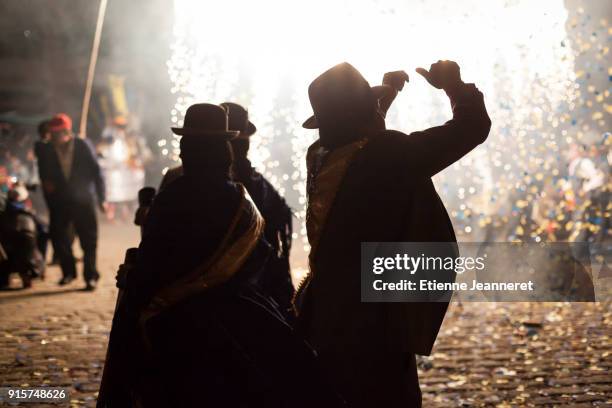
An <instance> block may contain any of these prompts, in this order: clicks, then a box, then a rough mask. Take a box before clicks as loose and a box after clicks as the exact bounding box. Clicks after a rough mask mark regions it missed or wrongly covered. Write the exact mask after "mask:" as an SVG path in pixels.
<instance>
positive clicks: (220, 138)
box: [172, 103, 239, 176]
mask: <svg viewBox="0 0 612 408" xmlns="http://www.w3.org/2000/svg"><path fill="white" fill-rule="evenodd" d="M172 131H173V132H174V133H176V134H177V135H181V136H183V137H182V138H181V143H180V145H181V154H180V156H181V160H182V161H183V171H184V174H185V175H186V176H195V175H202V173H215V174H219V173H223V174H226V175H228V176H229V173H230V169H231V166H232V161H233V154H232V149H231V147H230V144H229V141H230V140H231V139H232V138H235V137H236V136H238V133H239V132H237V131H233V130H230V129H229V127H228V117H227V111H226V110H225V109H224V108H223V107H222V106H219V105H213V104H208V103H200V104H195V105H191V106H190V107H189V108H188V109H187V112H186V113H185V120H184V125H183V127H182V128H172Z"/></svg>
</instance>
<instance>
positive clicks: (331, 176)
mask: <svg viewBox="0 0 612 408" xmlns="http://www.w3.org/2000/svg"><path fill="white" fill-rule="evenodd" d="M368 140H369V139H368V138H362V139H359V140H357V141H356V142H353V143H350V144H347V145H345V146H342V147H339V148H337V149H334V150H332V151H331V152H329V153H327V156H326V157H324V160H323V163H322V164H321V167H320V169H319V170H318V171H317V170H316V169H314V167H315V166H316V161H317V160H318V159H320V157H317V155H319V156H320V155H321V154H324V153H323V152H321V151H319V152H317V150H319V149H320V147H319V144H318V142H315V143H314V144H313V145H312V146H311V147H310V148H309V149H308V150H309V151H308V154H307V156H306V167H307V169H308V175H309V177H312V179H311V180H309V184H310V186H309V188H308V207H307V209H306V232H307V234H308V242H309V244H310V254H309V255H308V264H309V268H308V269H309V272H308V274H307V275H306V276H305V277H304V279H302V281H301V282H300V284H299V285H298V288H297V290H296V291H295V295H294V297H293V305H294V309H295V312H296V313H297V312H298V304H299V303H301V298H302V296H303V293H304V292H305V290H306V288H307V287H308V284H309V282H310V279H311V278H312V275H313V274H314V273H315V271H314V265H313V260H314V256H315V254H316V252H317V249H318V246H319V241H320V239H321V235H322V233H323V229H324V228H325V224H326V222H327V217H328V215H329V211H330V210H331V207H332V205H333V203H334V201H335V199H336V194H337V193H338V190H339V189H340V186H341V185H342V180H344V176H345V175H346V171H347V170H348V167H349V165H350V164H351V163H352V161H353V158H354V157H355V155H356V154H357V152H358V151H360V150H361V149H362V148H363V147H364V146H365V145H366V144H367V143H368Z"/></svg>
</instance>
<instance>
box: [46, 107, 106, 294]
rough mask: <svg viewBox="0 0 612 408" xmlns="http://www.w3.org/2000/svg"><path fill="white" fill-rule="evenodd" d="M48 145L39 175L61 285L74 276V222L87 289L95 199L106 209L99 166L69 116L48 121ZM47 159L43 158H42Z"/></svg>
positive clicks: (92, 266) (94, 274) (93, 278)
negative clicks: (72, 231) (72, 234)
mask: <svg viewBox="0 0 612 408" xmlns="http://www.w3.org/2000/svg"><path fill="white" fill-rule="evenodd" d="M49 132H50V133H51V143H50V144H48V145H47V146H46V149H47V151H46V152H45V153H44V154H43V156H46V159H45V161H44V163H42V164H43V165H42V166H41V167H40V179H41V182H42V186H43V189H44V192H45V196H46V198H47V205H48V207H49V214H50V233H51V239H52V240H53V247H54V248H55V251H57V254H58V257H59V260H60V266H61V268H62V275H63V276H62V279H61V280H60V281H59V284H60V285H66V284H68V283H70V282H72V281H73V280H74V279H75V278H76V265H75V258H74V254H73V252H72V241H71V237H70V228H71V227H70V226H71V225H74V229H75V232H76V234H77V236H78V237H79V240H80V243H81V248H82V249H83V254H84V256H83V275H84V278H85V282H86V286H85V288H86V289H87V290H93V289H95V287H96V284H97V281H98V278H99V274H98V271H97V268H96V248H97V243H98V221H97V219H96V203H97V204H98V205H99V206H100V208H101V209H103V210H105V209H106V202H105V186H104V179H103V176H102V171H101V169H100V165H99V164H98V161H97V159H96V156H95V154H94V151H93V149H92V147H91V145H90V144H89V142H87V141H85V140H83V139H79V138H75V137H74V134H73V132H72V120H71V119H70V117H69V116H68V115H66V114H62V113H60V114H57V115H55V116H54V117H53V118H52V119H51V121H50V122H49ZM47 159H48V160H47Z"/></svg>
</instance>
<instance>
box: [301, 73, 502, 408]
mask: <svg viewBox="0 0 612 408" xmlns="http://www.w3.org/2000/svg"><path fill="white" fill-rule="evenodd" d="M417 72H419V73H420V74H421V75H423V76H424V77H425V78H426V79H427V81H428V82H429V83H430V84H431V85H432V86H434V87H436V88H439V89H443V90H444V91H445V92H446V94H447V95H448V96H449V98H450V101H451V105H452V108H453V119H452V120H450V121H448V122H446V123H445V124H444V125H442V126H437V127H434V128H431V129H428V130H425V131H422V132H415V133H412V134H410V135H406V134H404V133H401V132H398V131H392V130H385V126H384V120H383V119H382V115H381V113H382V112H381V108H383V106H382V105H383V104H382V103H381V102H380V97H381V96H382V95H381V91H382V89H381V88H379V87H375V88H371V87H370V86H369V84H368V82H367V81H366V80H365V79H364V78H363V77H362V76H361V74H360V73H359V72H358V71H357V70H356V69H355V68H354V67H352V66H351V65H349V64H347V63H343V64H339V65H337V66H335V67H333V68H331V69H330V70H328V71H326V72H325V73H323V74H322V75H320V76H319V77H318V78H317V79H315V80H314V81H313V82H312V83H311V84H310V86H309V88H308V95H309V98H310V102H311V105H312V108H313V111H314V116H313V117H311V118H310V119H309V120H307V121H306V122H305V123H304V127H307V128H318V129H319V139H318V140H317V141H316V142H315V143H314V144H313V145H311V146H310V148H309V149H308V154H307V167H308V182H307V183H308V186H307V191H308V210H307V218H306V224H307V232H308V239H309V242H310V245H311V248H312V249H311V253H310V256H309V262H310V272H311V273H310V275H309V277H308V278H307V279H306V281H305V282H304V283H303V284H302V285H300V288H301V290H300V293H299V294H298V299H297V300H298V308H299V315H298V319H299V323H300V326H301V327H302V328H303V330H304V331H305V333H306V336H307V339H308V340H309V341H310V342H311V344H312V345H313V346H314V347H315V349H316V350H317V351H318V352H319V355H320V357H321V361H322V364H323V366H324V369H325V371H326V372H327V373H328V374H329V376H330V378H331V379H332V380H333V381H335V385H336V387H337V389H338V391H339V392H340V393H342V394H343V395H344V396H345V397H346V398H347V400H348V403H349V404H350V405H351V406H354V407H416V406H420V405H421V393H420V389H419V385H418V378H417V369H416V363H415V354H423V355H427V354H429V353H430V352H431V349H432V346H433V343H434V341H435V339H436V336H437V333H438V330H439V328H440V324H441V323H442V320H443V318H444V314H445V312H446V308H447V304H446V303H433V302H432V303H397V304H392V303H361V301H360V294H361V292H360V260H361V257H360V251H361V246H360V244H361V243H362V242H411V241H413V242H455V241H456V239H455V234H454V231H453V227H452V225H451V222H450V219H449V217H448V215H447V213H446V210H445V208H444V205H443V204H442V201H441V200H440V198H439V197H438V194H437V193H436V190H435V189H434V185H433V183H432V181H431V177H432V176H433V175H434V174H436V173H438V172H439V171H441V170H443V169H444V168H446V167H447V166H449V165H451V164H452V163H454V162H456V161H457V160H459V159H460V158H461V157H463V156H464V155H465V154H467V153H468V152H469V151H470V150H472V149H473V148H474V147H476V146H477V145H478V144H480V143H482V142H483V141H484V140H485V139H486V137H487V135H488V133H489V128H490V125H491V122H490V120H489V117H488V115H487V112H486V109H485V105H484V102H483V96H482V94H481V93H480V92H479V91H478V90H477V89H476V87H475V86H474V85H473V84H465V83H463V82H462V81H461V78H460V74H459V67H458V65H457V64H456V63H454V62H451V61H439V62H437V63H435V64H433V65H432V66H431V68H430V70H429V71H426V70H424V69H418V71H417ZM387 107H388V106H387ZM382 110H384V108H383V109H382Z"/></svg>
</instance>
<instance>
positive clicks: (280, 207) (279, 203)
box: [159, 102, 293, 313]
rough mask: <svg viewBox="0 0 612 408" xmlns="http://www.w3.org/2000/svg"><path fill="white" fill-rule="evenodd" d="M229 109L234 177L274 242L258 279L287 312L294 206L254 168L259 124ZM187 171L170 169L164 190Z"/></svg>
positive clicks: (240, 111) (228, 106) (230, 106)
mask: <svg viewBox="0 0 612 408" xmlns="http://www.w3.org/2000/svg"><path fill="white" fill-rule="evenodd" d="M221 106H223V107H224V108H225V109H226V110H227V112H228V118H229V119H228V120H229V128H230V129H231V130H235V131H238V132H239V134H238V137H236V138H234V139H232V141H231V147H232V151H233V154H234V165H233V168H232V172H231V174H232V179H233V180H234V181H236V182H239V183H241V184H242V185H244V186H245V187H246V189H247V191H248V192H249V195H250V196H251V198H252V199H253V202H254V203H255V205H256V206H257V209H258V210H259V212H260V213H261V215H262V216H263V218H264V220H265V225H266V226H265V230H264V236H265V238H266V241H267V242H268V243H269V244H270V245H271V246H272V249H273V251H272V253H271V254H270V259H269V262H268V264H267V266H266V269H265V270H263V271H262V274H261V275H260V276H259V277H258V278H257V279H256V280H257V285H258V286H259V288H260V289H261V291H262V292H263V293H265V294H266V295H269V296H271V297H272V298H273V299H274V300H275V301H276V302H277V303H278V305H279V307H280V309H281V310H282V311H283V312H284V313H285V312H287V313H290V308H291V298H292V297H293V284H292V283H291V272H290V265H289V252H290V250H291V238H292V237H291V234H292V219H291V217H292V214H291V209H290V208H289V206H288V205H287V203H286V202H285V200H284V199H283V197H281V196H280V194H278V192H277V191H276V189H275V188H274V186H272V184H270V182H268V180H266V179H265V177H264V176H263V175H262V174H261V173H259V172H258V171H257V170H255V169H254V168H253V166H252V165H251V161H250V160H249V159H248V153H249V148H250V137H251V136H252V135H253V134H255V132H256V131H257V128H256V127H255V125H254V124H253V123H252V122H251V121H249V114H248V112H247V110H246V109H245V108H244V107H242V106H240V105H238V104H236V103H232V102H225V103H222V104H221ZM182 174H183V170H182V166H178V167H175V168H172V169H170V170H168V171H167V172H166V174H165V175H164V178H163V180H162V182H161V185H160V187H159V189H160V191H161V190H163V189H164V188H165V187H166V186H168V185H169V184H170V183H171V182H172V181H174V180H176V179H177V178H179V177H180V176H181V175H182Z"/></svg>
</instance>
